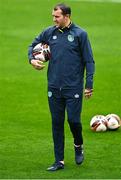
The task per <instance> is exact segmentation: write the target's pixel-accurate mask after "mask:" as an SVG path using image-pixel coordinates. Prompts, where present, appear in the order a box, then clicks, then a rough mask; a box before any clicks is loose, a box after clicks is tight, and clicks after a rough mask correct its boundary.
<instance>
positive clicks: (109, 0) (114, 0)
mask: <svg viewBox="0 0 121 180" xmlns="http://www.w3.org/2000/svg"><path fill="white" fill-rule="evenodd" d="M68 1H73V2H89V3H93V2H96V3H121V0H68Z"/></svg>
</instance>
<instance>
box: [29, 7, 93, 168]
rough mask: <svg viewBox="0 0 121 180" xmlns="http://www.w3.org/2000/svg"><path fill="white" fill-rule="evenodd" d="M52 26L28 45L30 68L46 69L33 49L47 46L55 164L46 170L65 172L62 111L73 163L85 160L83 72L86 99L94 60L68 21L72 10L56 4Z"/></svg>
mask: <svg viewBox="0 0 121 180" xmlns="http://www.w3.org/2000/svg"><path fill="white" fill-rule="evenodd" d="M52 16H53V21H54V23H55V26H52V27H49V28H47V29H46V30H44V31H43V32H42V33H41V34H40V35H39V36H38V37H36V38H35V40H34V41H33V43H32V44H31V45H30V46H29V53H28V56H29V60H30V63H31V65H32V66H33V67H34V68H35V69H37V70H41V69H43V68H44V67H45V65H43V63H42V62H41V61H40V60H35V59H34V57H33V55H32V50H33V48H34V46H35V45H37V44H38V43H40V42H43V43H46V44H48V45H49V46H50V51H51V59H50V61H49V66H48V101H49V107H50V112H51V116H52V133H53V142H54V155H55V163H54V164H53V165H52V166H50V167H49V168H48V169H47V170H48V171H56V170H59V169H64V120H65V109H66V111H67V116H68V123H69V126H70V130H71V132H72V135H73V138H74V150H75V162H76V164H77V165H79V164H81V163H82V162H83V160H84V154H83V137H82V124H81V120H80V114H81V109H82V97H83V81H84V70H85V69H86V83H85V90H84V93H85V97H86V98H90V97H91V95H92V91H93V74H94V60H93V55H92V50H91V46H90V43H89V39H88V36H87V33H86V32H85V31H84V30H83V29H81V28H80V27H78V26H76V25H75V24H74V23H72V22H71V19H70V16H71V8H70V7H68V6H66V5H65V4H58V5H56V6H55V7H54V9H53V11H52Z"/></svg>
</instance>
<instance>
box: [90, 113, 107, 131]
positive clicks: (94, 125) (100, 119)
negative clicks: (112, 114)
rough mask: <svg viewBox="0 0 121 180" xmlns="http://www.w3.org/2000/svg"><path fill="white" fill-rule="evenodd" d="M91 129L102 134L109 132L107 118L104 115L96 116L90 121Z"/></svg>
mask: <svg viewBox="0 0 121 180" xmlns="http://www.w3.org/2000/svg"><path fill="white" fill-rule="evenodd" d="M90 128H91V129H92V130H93V131H96V132H101V131H106V130H107V122H106V117H105V116H104V115H95V116H93V117H92V119H91V121H90Z"/></svg>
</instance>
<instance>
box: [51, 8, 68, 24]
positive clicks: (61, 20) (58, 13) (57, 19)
mask: <svg viewBox="0 0 121 180" xmlns="http://www.w3.org/2000/svg"><path fill="white" fill-rule="evenodd" d="M52 16H53V21H54V23H55V25H56V26H58V27H64V26H65V24H66V22H67V16H66V15H63V14H62V10H61V9H57V10H55V11H54V10H53V12H52Z"/></svg>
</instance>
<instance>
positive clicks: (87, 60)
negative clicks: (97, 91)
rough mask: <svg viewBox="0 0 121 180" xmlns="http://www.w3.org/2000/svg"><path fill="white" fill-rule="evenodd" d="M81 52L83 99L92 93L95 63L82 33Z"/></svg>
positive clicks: (84, 33)
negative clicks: (83, 82)
mask: <svg viewBox="0 0 121 180" xmlns="http://www.w3.org/2000/svg"><path fill="white" fill-rule="evenodd" d="M81 51H82V58H83V62H84V65H85V68H86V84H85V92H84V93H85V97H86V98H90V97H91V95H92V92H93V75H94V71H95V62H94V59H93V53H92V49H91V45H90V42H89V39H88V36H87V33H86V32H83V33H82V37H81Z"/></svg>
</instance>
